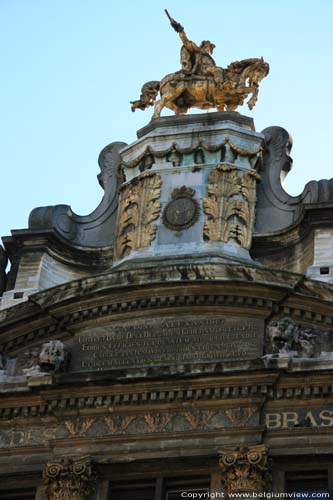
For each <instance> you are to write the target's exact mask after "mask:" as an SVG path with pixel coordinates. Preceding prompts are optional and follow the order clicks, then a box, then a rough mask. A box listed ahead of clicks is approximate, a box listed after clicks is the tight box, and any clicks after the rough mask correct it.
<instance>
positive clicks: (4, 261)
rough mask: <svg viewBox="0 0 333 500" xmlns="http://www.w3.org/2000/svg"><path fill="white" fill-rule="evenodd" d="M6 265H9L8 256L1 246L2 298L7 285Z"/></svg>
mask: <svg viewBox="0 0 333 500" xmlns="http://www.w3.org/2000/svg"><path fill="white" fill-rule="evenodd" d="M6 265H7V255H6V252H5V251H4V249H3V248H2V246H1V245H0V297H1V294H2V293H3V291H4V289H5V284H6Z"/></svg>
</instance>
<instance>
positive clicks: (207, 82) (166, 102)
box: [131, 11, 269, 119]
mask: <svg viewBox="0 0 333 500" xmlns="http://www.w3.org/2000/svg"><path fill="white" fill-rule="evenodd" d="M166 14H167V16H168V17H169V20H170V23H171V26H172V27H173V28H174V30H175V31H176V32H177V33H178V34H179V37H180V39H181V42H182V47H181V51H180V62H181V66H182V67H181V69H180V70H179V71H176V72H175V73H171V74H169V75H166V76H165V77H164V78H163V79H162V80H161V81H160V82H159V81H156V80H154V81H151V82H147V83H145V84H144V85H143V87H142V89H141V95H140V99H138V100H136V101H131V104H132V111H135V110H136V109H142V110H145V109H146V108H148V107H149V106H155V108H154V114H153V119H155V118H158V117H159V116H160V114H161V111H162V109H163V108H164V107H167V108H169V109H171V110H172V111H174V112H175V113H176V114H177V115H180V114H185V113H186V112H187V111H188V110H189V109H190V108H192V107H195V108H199V109H209V108H217V110H218V111H235V110H236V109H237V107H238V106H240V105H242V104H243V103H244V100H245V99H246V98H247V97H248V96H249V95H250V94H252V95H251V98H250V99H249V101H248V103H247V104H248V107H249V108H250V109H252V108H253V107H254V106H255V104H256V102H257V99H258V93H259V83H260V82H261V80H262V79H263V78H264V77H265V76H267V75H268V72H269V65H268V63H267V62H265V61H264V59H263V58H262V57H261V58H260V59H259V58H251V59H243V60H242V61H235V62H233V63H231V64H229V66H228V67H227V68H225V69H223V68H221V67H219V66H217V64H216V62H215V61H214V59H213V56H212V54H213V51H214V48H215V45H214V44H213V43H211V42H210V41H209V40H203V41H202V42H201V44H200V45H197V44H196V43H194V42H192V41H191V40H189V39H188V37H187V35H186V33H185V31H184V28H183V26H182V25H181V24H180V23H178V22H177V21H175V20H174V19H173V18H172V17H171V16H170V15H169V13H168V12H167V11H166ZM158 92H160V97H161V98H160V100H157V101H156V99H157V96H158Z"/></svg>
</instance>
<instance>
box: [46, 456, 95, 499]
mask: <svg viewBox="0 0 333 500" xmlns="http://www.w3.org/2000/svg"><path fill="white" fill-rule="evenodd" d="M43 478H44V481H45V484H46V499H47V500H89V499H90V498H91V496H92V494H93V492H94V475H93V471H92V465H91V460H90V459H89V457H82V458H79V459H70V458H65V459H63V460H61V461H54V462H48V463H47V464H46V466H45V469H44V471H43Z"/></svg>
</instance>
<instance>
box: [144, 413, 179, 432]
mask: <svg viewBox="0 0 333 500" xmlns="http://www.w3.org/2000/svg"><path fill="white" fill-rule="evenodd" d="M173 417H174V414H172V413H148V414H147V415H145V416H144V417H143V419H144V421H145V423H146V425H147V427H148V429H149V432H163V431H164V430H165V428H166V426H167V425H168V423H169V422H170V420H171V419H172V418H173Z"/></svg>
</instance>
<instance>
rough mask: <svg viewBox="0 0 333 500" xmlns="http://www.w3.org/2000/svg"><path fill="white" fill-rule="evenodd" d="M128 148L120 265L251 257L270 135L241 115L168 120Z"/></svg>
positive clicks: (120, 210) (121, 205)
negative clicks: (259, 184) (264, 150)
mask: <svg viewBox="0 0 333 500" xmlns="http://www.w3.org/2000/svg"><path fill="white" fill-rule="evenodd" d="M138 137H139V139H138V140H137V141H136V142H134V143H133V144H131V145H129V146H127V147H125V148H124V149H123V150H122V151H121V158H122V172H123V176H124V182H123V184H122V187H121V191H120V200H119V207H118V222H117V236H116V245H115V260H114V268H119V267H121V268H127V267H133V266H134V267H135V266H136V267H141V266H146V265H147V264H156V265H158V263H160V262H161V260H163V261H164V260H165V259H166V258H167V259H168V263H171V262H183V263H184V262H190V261H193V260H195V261H196V262H205V261H206V262H207V261H209V262H214V261H215V262H230V261H235V262H248V263H249V262H251V263H252V259H251V257H250V255H249V249H250V246H251V240H252V230H253V224H254V217H255V200H256V183H257V180H259V178H260V177H259V174H258V173H257V171H258V170H259V168H260V165H261V158H262V146H263V140H264V138H263V136H262V134H259V133H257V132H256V131H255V130H254V125H253V120H252V119H251V118H248V117H245V116H242V115H240V114H239V113H207V114H200V115H188V116H175V117H164V118H159V119H157V120H154V121H152V122H151V123H150V124H149V125H148V126H146V127H145V128H143V129H141V130H140V131H139V132H138Z"/></svg>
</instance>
